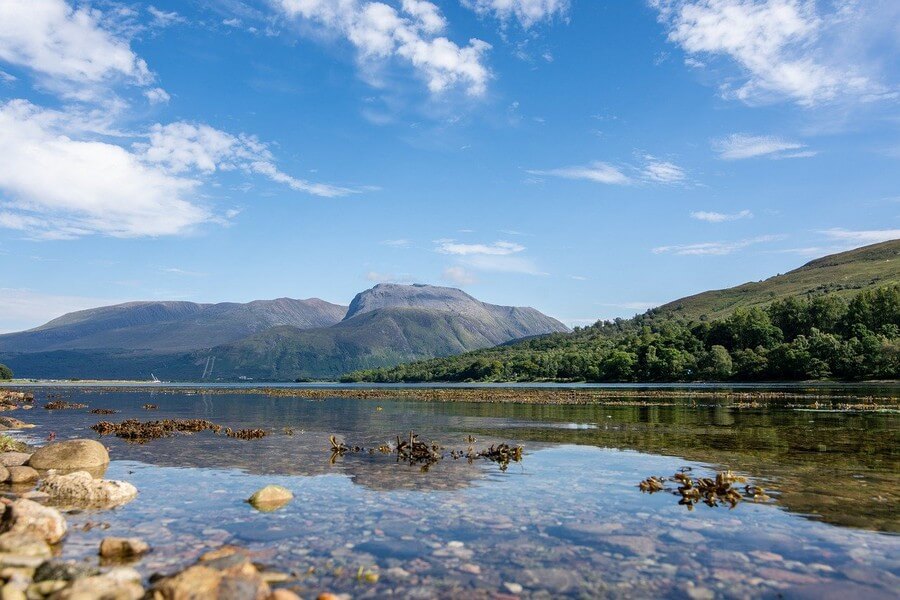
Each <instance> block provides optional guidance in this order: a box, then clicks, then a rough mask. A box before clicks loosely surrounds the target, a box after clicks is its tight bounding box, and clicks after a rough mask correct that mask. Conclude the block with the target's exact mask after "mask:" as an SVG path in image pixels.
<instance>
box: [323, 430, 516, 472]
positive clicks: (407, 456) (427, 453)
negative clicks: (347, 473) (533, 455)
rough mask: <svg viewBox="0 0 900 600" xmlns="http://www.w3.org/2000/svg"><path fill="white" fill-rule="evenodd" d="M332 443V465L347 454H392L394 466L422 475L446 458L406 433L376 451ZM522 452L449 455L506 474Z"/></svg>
mask: <svg viewBox="0 0 900 600" xmlns="http://www.w3.org/2000/svg"><path fill="white" fill-rule="evenodd" d="M328 439H329V441H330V442H331V462H332V463H334V462H335V461H336V460H337V459H338V458H339V457H342V456H344V455H345V454H349V453H353V454H356V453H368V454H375V453H376V452H379V453H381V454H394V455H396V457H397V462H405V463H408V464H409V465H410V466H412V465H421V466H422V470H423V471H427V470H428V467H430V466H431V465H433V464H434V463H436V462H438V461H440V460H443V459H444V457H445V456H446V454H448V453H447V452H446V448H444V447H443V446H441V445H439V444H437V443H436V442H432V443H430V444H427V443H425V442H422V441H420V440H419V436H418V434H416V433H414V432H412V431H411V432H409V435H408V436H403V437H400V436H399V435H398V436H396V443H394V444H382V445H380V446H378V447H377V448H365V447H363V446H349V445H347V444H346V443H344V442H343V441H340V440H338V439H337V437H336V436H333V435H332V436H331V437H329V438H328ZM474 440H475V438H473V437H472V436H469V437H468V438H467V441H469V442H470V443H471V442H474ZM523 452H524V450H523V448H522V447H521V446H510V445H509V444H499V445H497V446H491V447H490V448H488V449H486V450H482V451H481V452H476V451H475V449H474V448H473V447H472V446H469V448H468V449H467V450H450V451H449V455H450V458H452V459H453V460H459V459H461V458H465V459H467V460H468V461H469V463H470V464H471V463H473V462H474V461H475V460H477V459H480V458H483V459H485V460H489V461H491V462H495V463H497V464H499V465H500V470H501V471H506V469H507V468H508V467H509V463H510V462H519V461H521V460H522V456H523Z"/></svg>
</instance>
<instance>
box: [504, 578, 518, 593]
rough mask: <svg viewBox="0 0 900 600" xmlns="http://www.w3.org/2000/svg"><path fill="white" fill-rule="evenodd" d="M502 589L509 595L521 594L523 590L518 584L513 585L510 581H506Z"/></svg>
mask: <svg viewBox="0 0 900 600" xmlns="http://www.w3.org/2000/svg"><path fill="white" fill-rule="evenodd" d="M503 587H505V588H506V591H507V592H509V593H510V594H521V593H522V590H523V588H522V586H521V585H519V584H518V583H513V582H511V581H507V582H506V583H504V584H503Z"/></svg>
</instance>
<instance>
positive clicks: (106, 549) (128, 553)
mask: <svg viewBox="0 0 900 600" xmlns="http://www.w3.org/2000/svg"><path fill="white" fill-rule="evenodd" d="M149 551H150V545H149V544H148V543H147V542H145V541H144V540H142V539H140V538H117V537H108V538H106V539H104V540H103V541H102V542H100V556H102V557H103V558H130V557H133V556H140V555H142V554H146V553H147V552H149Z"/></svg>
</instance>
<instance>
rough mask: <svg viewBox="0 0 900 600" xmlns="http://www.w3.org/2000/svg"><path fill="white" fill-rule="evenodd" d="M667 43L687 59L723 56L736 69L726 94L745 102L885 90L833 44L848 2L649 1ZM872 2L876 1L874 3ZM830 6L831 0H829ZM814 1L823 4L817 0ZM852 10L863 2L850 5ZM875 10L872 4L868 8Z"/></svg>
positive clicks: (815, 99)
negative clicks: (738, 77) (738, 75)
mask: <svg viewBox="0 0 900 600" xmlns="http://www.w3.org/2000/svg"><path fill="white" fill-rule="evenodd" d="M650 4H651V5H652V6H654V7H655V8H656V9H657V10H658V11H659V20H660V22H662V23H663V24H664V25H666V27H667V28H668V30H669V33H668V37H669V40H670V41H671V42H674V43H677V44H679V45H680V46H681V47H682V48H683V49H684V51H685V52H687V53H688V54H689V55H690V57H691V58H695V57H696V56H698V55H699V56H701V57H714V56H727V57H729V58H730V59H731V60H733V61H734V62H735V63H736V64H737V65H739V67H740V68H741V70H742V72H743V75H744V81H743V83H742V84H741V85H739V86H738V87H737V88H732V87H730V86H729V85H727V84H726V85H725V86H723V92H724V94H725V95H726V96H729V97H734V98H738V99H741V100H744V101H747V102H758V101H770V100H775V99H780V98H789V99H792V100H794V101H796V102H798V103H799V104H801V105H813V104H817V103H820V102H824V101H829V100H833V99H835V98H836V97H838V96H841V95H847V94H851V95H852V94H856V95H859V96H863V95H872V94H875V95H878V94H883V93H884V92H885V90H884V89H883V87H882V86H881V85H879V84H878V83H876V82H874V81H872V79H871V78H870V77H868V76H867V75H865V74H863V73H862V71H861V69H860V68H859V67H857V66H856V65H854V64H852V63H851V62H847V61H845V60H842V59H843V58H844V57H843V56H841V55H840V54H839V53H838V52H834V51H833V50H834V49H835V48H836V47H838V46H839V45H840V44H841V42H842V40H841V37H842V35H843V34H844V33H845V31H844V30H845V29H846V27H848V25H847V23H846V21H847V12H848V11H846V10H842V9H843V8H845V7H846V5H847V4H848V3H847V2H838V3H836V7H837V10H835V11H833V12H830V13H823V14H820V12H819V10H818V8H819V6H817V3H816V0H650ZM873 4H875V3H873ZM828 6H831V5H828ZM821 7H822V8H823V9H825V8H826V3H824V2H822V3H821ZM850 8H852V9H853V10H851V11H850V12H854V11H857V10H858V11H859V12H864V10H865V8H864V7H861V6H859V5H858V4H857V3H855V2H854V3H853V7H850ZM874 10H878V9H877V8H875V9H874Z"/></svg>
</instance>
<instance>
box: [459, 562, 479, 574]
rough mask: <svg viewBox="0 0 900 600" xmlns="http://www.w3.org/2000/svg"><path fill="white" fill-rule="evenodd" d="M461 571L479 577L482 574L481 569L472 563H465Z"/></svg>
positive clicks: (460, 568)
mask: <svg viewBox="0 0 900 600" xmlns="http://www.w3.org/2000/svg"><path fill="white" fill-rule="evenodd" d="M459 570H460V571H462V572H463V573H471V574H472V575H479V574H480V573H481V567H479V566H478V565H475V564H472V563H465V564H464V565H461V566H460V567H459Z"/></svg>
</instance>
